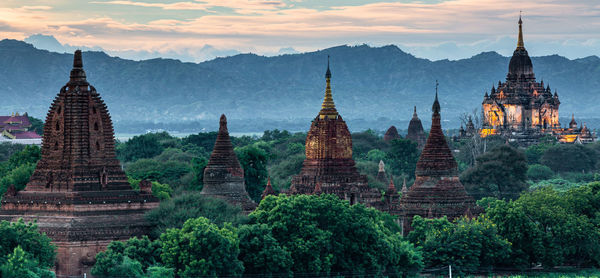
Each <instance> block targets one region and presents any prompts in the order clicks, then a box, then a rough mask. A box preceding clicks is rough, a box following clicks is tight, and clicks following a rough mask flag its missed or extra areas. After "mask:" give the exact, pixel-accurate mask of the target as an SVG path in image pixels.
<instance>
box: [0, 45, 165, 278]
mask: <svg viewBox="0 0 600 278" xmlns="http://www.w3.org/2000/svg"><path fill="white" fill-rule="evenodd" d="M144 184H146V183H144ZM157 206H158V200H157V199H156V198H155V197H153V196H152V194H151V188H149V187H148V186H142V188H141V191H140V192H137V191H134V190H132V189H131V185H130V184H129V183H128V182H127V177H126V176H125V173H124V172H123V170H122V169H121V165H120V163H119V161H118V160H117V158H116V155H115V140H114V131H113V126H112V121H111V119H110V115H109V113H108V109H107V107H106V105H105V104H104V101H102V99H101V98H100V95H99V94H98V93H97V92H96V89H95V88H94V87H93V86H91V85H90V84H89V83H88V82H87V80H86V75H85V71H84V70H83V62H82V58H81V51H79V50H77V51H76V52H75V55H74V61H73V69H72V70H71V77H70V80H69V82H68V83H67V84H66V85H65V86H64V87H62V89H61V90H60V93H59V94H58V95H57V96H56V98H55V99H54V101H53V103H52V105H51V106H50V109H49V111H48V115H47V117H46V122H45V125H44V135H43V144H42V158H41V160H40V161H39V162H38V164H37V167H36V169H35V171H34V173H33V175H32V176H31V179H30V181H29V183H27V186H26V187H25V189H24V190H23V191H19V192H17V191H16V190H15V189H14V187H11V188H10V190H8V191H7V193H6V195H5V196H4V198H3V199H2V209H1V210H0V219H3V220H9V221H15V220H17V219H18V218H24V219H25V220H26V221H37V224H38V226H39V229H40V231H41V232H44V233H46V234H47V235H48V236H49V237H50V238H51V239H52V241H53V243H54V244H55V245H56V246H57V247H58V250H57V251H58V256H57V263H56V266H55V270H56V274H57V276H59V277H61V276H75V275H83V273H89V269H90V268H91V266H92V265H93V264H94V262H95V256H96V254H97V253H98V252H99V251H102V250H104V249H105V248H106V246H107V245H108V244H109V243H110V242H111V241H113V240H125V239H128V238H130V237H134V236H141V235H144V234H146V233H147V232H148V231H149V228H150V227H151V226H150V224H149V223H147V222H146V221H145V220H144V213H145V212H146V211H147V210H148V209H152V208H155V207H157Z"/></svg>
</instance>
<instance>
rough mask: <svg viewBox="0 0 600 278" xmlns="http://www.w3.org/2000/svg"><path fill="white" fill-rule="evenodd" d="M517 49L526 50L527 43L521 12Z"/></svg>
mask: <svg viewBox="0 0 600 278" xmlns="http://www.w3.org/2000/svg"><path fill="white" fill-rule="evenodd" d="M517 49H519V50H525V44H524V43H523V20H521V13H520V12H519V40H518V41H517Z"/></svg>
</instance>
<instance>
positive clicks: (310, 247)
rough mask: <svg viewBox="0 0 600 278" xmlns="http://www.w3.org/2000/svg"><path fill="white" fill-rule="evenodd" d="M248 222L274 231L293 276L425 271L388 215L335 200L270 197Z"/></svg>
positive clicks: (318, 197) (324, 196)
mask: <svg viewBox="0 0 600 278" xmlns="http://www.w3.org/2000/svg"><path fill="white" fill-rule="evenodd" d="M250 223H256V224H266V225H267V226H269V227H271V230H272V235H273V237H274V238H275V239H276V240H277V241H279V243H280V244H282V246H283V247H284V248H285V249H286V250H288V251H289V252H290V254H291V257H292V260H293V262H294V263H293V265H292V267H291V269H292V271H293V272H298V273H312V274H314V275H316V274H317V273H332V274H334V273H341V274H343V273H352V274H353V275H360V274H371V275H373V274H381V273H389V274H396V273H406V272H408V271H415V270H418V269H419V268H420V267H421V256H420V254H419V253H418V252H417V251H416V250H415V249H414V248H413V247H412V245H411V244H409V243H408V242H406V241H404V240H402V239H401V237H400V234H399V233H398V229H399V227H398V226H397V225H396V224H394V222H393V219H392V218H391V216H389V215H388V214H384V213H382V212H379V211H377V210H375V209H371V208H366V207H364V206H363V205H361V204H357V205H353V206H350V205H349V203H348V202H347V201H342V200H340V199H338V198H337V197H335V196H333V195H321V196H307V195H298V196H284V195H280V196H278V197H275V196H269V197H267V198H265V199H264V200H263V201H262V202H261V203H260V206H259V207H258V208H257V209H256V210H255V211H254V212H252V213H251V214H250Z"/></svg>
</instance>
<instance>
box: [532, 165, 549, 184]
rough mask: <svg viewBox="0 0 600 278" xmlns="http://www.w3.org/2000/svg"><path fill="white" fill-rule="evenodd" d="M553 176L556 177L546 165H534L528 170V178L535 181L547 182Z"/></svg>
mask: <svg viewBox="0 0 600 278" xmlns="http://www.w3.org/2000/svg"><path fill="white" fill-rule="evenodd" d="M552 176H554V171H552V169H550V167H548V166H546V165H541V164H533V165H530V166H529V168H528V169H527V178H528V179H530V180H533V181H540V180H547V179H550V178H552Z"/></svg>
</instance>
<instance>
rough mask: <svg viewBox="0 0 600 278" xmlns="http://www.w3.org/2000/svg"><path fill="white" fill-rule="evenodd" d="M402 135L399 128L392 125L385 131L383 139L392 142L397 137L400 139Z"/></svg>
mask: <svg viewBox="0 0 600 278" xmlns="http://www.w3.org/2000/svg"><path fill="white" fill-rule="evenodd" d="M400 138H402V137H400V134H399V133H398V129H396V127H395V126H390V128H388V130H386V131H385V134H384V135H383V141H385V142H388V143H389V142H390V141H392V140H395V139H400Z"/></svg>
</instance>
